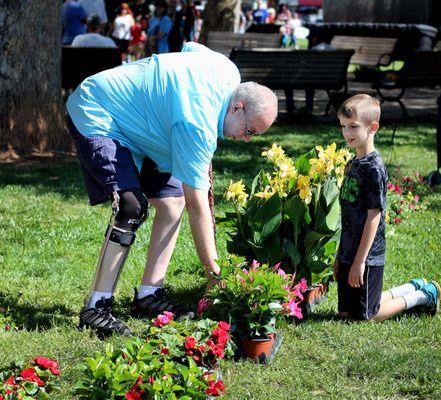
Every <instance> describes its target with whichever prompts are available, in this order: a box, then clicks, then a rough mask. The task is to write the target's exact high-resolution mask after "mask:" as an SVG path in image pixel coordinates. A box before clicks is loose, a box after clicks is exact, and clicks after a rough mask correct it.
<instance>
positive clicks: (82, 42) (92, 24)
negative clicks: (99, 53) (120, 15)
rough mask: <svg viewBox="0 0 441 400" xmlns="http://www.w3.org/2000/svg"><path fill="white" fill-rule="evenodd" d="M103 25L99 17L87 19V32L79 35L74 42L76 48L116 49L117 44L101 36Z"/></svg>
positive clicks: (93, 16) (92, 16)
mask: <svg viewBox="0 0 441 400" xmlns="http://www.w3.org/2000/svg"><path fill="white" fill-rule="evenodd" d="M102 28H103V25H102V23H101V19H100V17H99V16H98V15H94V14H92V15H90V16H89V17H88V18H87V32H88V33H85V34H82V35H78V36H76V37H75V39H74V40H73V42H72V46H75V47H116V44H115V42H114V41H113V40H112V39H111V38H109V37H107V36H103V35H101V30H102Z"/></svg>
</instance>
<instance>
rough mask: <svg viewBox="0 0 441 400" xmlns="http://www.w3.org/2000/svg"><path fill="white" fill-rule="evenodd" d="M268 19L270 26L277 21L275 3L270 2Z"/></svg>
mask: <svg viewBox="0 0 441 400" xmlns="http://www.w3.org/2000/svg"><path fill="white" fill-rule="evenodd" d="M267 11H268V18H267V21H266V22H267V23H268V24H273V23H274V21H275V20H276V9H275V8H274V2H273V1H268V8H267Z"/></svg>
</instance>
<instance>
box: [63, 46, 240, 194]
mask: <svg viewBox="0 0 441 400" xmlns="http://www.w3.org/2000/svg"><path fill="white" fill-rule="evenodd" d="M239 83H240V75H239V71H238V69H237V68H236V66H235V65H234V64H233V63H232V62H231V61H230V60H229V59H228V58H227V57H225V56H223V55H222V54H220V53H216V52H214V51H212V50H209V49H208V48H206V47H204V46H202V45H199V44H196V43H187V44H186V45H185V46H184V48H183V50H182V52H181V53H168V54H160V55H154V56H152V57H150V58H146V59H143V60H138V61H135V62H132V63H128V64H124V65H122V66H120V67H117V68H113V69H110V70H107V71H103V72H100V73H98V74H96V75H93V76H91V77H89V78H87V79H85V80H84V81H83V82H82V83H81V85H80V86H78V87H77V89H76V90H75V91H74V92H73V93H72V95H71V96H70V97H69V100H68V102H67V109H68V112H69V115H70V117H71V118H72V121H73V122H74V124H75V126H76V127H77V129H78V130H79V131H80V132H81V134H83V135H84V136H86V137H97V136H105V137H109V138H112V139H114V140H118V141H119V142H120V143H121V144H122V145H123V146H126V147H128V148H129V149H130V150H131V152H132V154H133V157H134V160H135V163H136V165H137V167H138V169H139V170H140V168H141V165H142V159H143V158H144V157H145V156H148V157H150V158H151V159H152V160H153V161H154V162H155V163H156V165H157V166H158V169H159V171H161V172H168V173H171V174H172V175H173V176H174V177H176V178H177V179H179V180H180V181H182V182H184V183H186V184H188V185H189V186H191V187H193V188H196V189H202V190H208V188H209V186H210V182H209V177H208V170H209V166H210V162H211V159H212V157H213V153H214V151H215V150H216V147H217V138H218V137H220V138H223V124H224V119H225V116H226V113H227V109H228V105H229V102H230V99H231V95H232V92H233V90H234V89H235V88H236V87H237V86H238V85H239Z"/></svg>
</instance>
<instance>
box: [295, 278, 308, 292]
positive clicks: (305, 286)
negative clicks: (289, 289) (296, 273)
mask: <svg viewBox="0 0 441 400" xmlns="http://www.w3.org/2000/svg"><path fill="white" fill-rule="evenodd" d="M297 289H298V290H300V291H301V292H305V291H306V290H307V289H308V283H307V282H306V279H305V278H302V279H301V280H300V282H299V283H298V284H297V285H295V286H294V290H297Z"/></svg>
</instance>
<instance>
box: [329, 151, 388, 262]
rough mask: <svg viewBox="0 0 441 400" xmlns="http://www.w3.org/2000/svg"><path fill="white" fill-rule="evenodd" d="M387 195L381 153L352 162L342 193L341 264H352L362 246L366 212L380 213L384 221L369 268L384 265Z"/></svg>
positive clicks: (378, 231)
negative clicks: (375, 211) (360, 245)
mask: <svg viewBox="0 0 441 400" xmlns="http://www.w3.org/2000/svg"><path fill="white" fill-rule="evenodd" d="M386 191H387V171H386V167H385V166H384V163H383V160H382V159H381V156H380V154H379V153H378V152H376V151H374V152H372V153H370V154H368V155H367V156H365V157H363V158H360V159H356V158H353V159H352V160H351V161H350V162H349V163H348V165H347V166H346V171H345V179H344V181H343V185H342V188H341V191H340V205H341V226H342V230H341V238H340V249H339V253H338V256H337V259H338V260H339V262H342V263H348V264H352V263H353V262H354V258H355V255H356V253H357V250H358V246H359V244H360V240H361V235H362V233H363V228H364V224H365V222H366V218H367V212H368V210H370V209H379V210H381V220H380V224H379V226H378V229H377V233H376V235H375V239H374V242H373V243H372V246H371V248H370V250H369V254H368V257H367V259H366V265H370V266H380V265H384V262H385V252H386V239H385V232H386V224H385V219H384V217H385V214H386Z"/></svg>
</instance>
